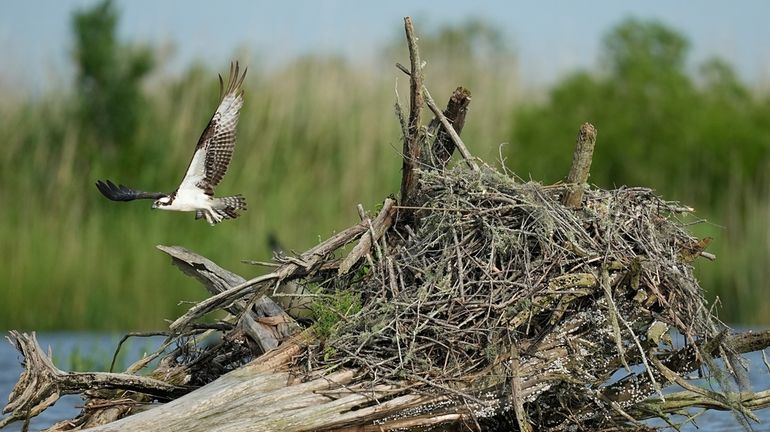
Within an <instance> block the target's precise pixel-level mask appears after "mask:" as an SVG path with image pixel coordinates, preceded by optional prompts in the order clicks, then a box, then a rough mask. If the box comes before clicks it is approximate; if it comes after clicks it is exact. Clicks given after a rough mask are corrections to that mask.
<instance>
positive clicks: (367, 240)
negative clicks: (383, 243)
mask: <svg viewBox="0 0 770 432" xmlns="http://www.w3.org/2000/svg"><path fill="white" fill-rule="evenodd" d="M395 203H396V202H395V200H392V199H390V198H388V199H386V200H385V202H384V203H383V204H382V210H380V213H379V214H378V215H377V217H376V218H375V219H374V221H372V229H371V230H369V231H367V232H365V233H364V235H362V236H361V239H360V240H359V241H358V244H356V245H355V247H353V250H351V251H350V253H349V254H348V255H347V256H346V257H345V259H343V260H342V263H340V267H339V269H338V270H337V272H338V273H339V274H341V275H343V274H346V273H347V272H348V271H350V269H351V268H352V267H353V266H354V265H355V264H356V263H357V262H358V260H360V259H361V257H362V256H364V255H366V254H367V253H368V252H369V250H370V249H371V248H372V245H373V244H374V243H375V242H377V241H378V240H379V239H380V237H382V236H383V234H385V231H387V230H388V228H390V226H391V225H392V224H393V216H394V215H395V208H393V205H394V204H395ZM364 222H366V221H364Z"/></svg>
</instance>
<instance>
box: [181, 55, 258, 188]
mask: <svg viewBox="0 0 770 432" xmlns="http://www.w3.org/2000/svg"><path fill="white" fill-rule="evenodd" d="M245 76H246V70H245V69H244V71H243V73H242V74H241V73H240V67H239V65H238V63H237V62H236V63H235V64H232V63H231V64H230V77H229V79H228V82H227V88H225V87H224V83H223V82H222V76H221V75H220V76H219V85H220V88H221V89H222V91H221V93H222V95H221V101H220V102H219V106H218V107H217V110H216V112H214V115H213V116H212V117H211V120H210V121H209V124H208V126H206V129H205V130H204V131H203V134H202V135H201V137H200V139H199V140H198V145H197V146H196V147H195V153H193V157H192V160H191V161H190V165H189V166H188V167H187V172H186V173H185V176H184V178H183V179H182V183H181V184H180V185H179V191H180V192H182V191H184V190H186V189H188V190H189V189H195V188H197V189H203V190H204V191H205V192H206V193H207V194H209V195H213V194H214V186H216V185H217V184H219V182H220V181H221V180H222V177H224V175H225V173H226V172H227V167H228V165H230V159H231V158H232V155H233V150H234V149H235V127H236V126H237V125H238V115H239V113H240V110H241V107H242V106H243V90H241V85H242V84H243V79H244V77H245Z"/></svg>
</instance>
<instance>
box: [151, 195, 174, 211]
mask: <svg viewBox="0 0 770 432" xmlns="http://www.w3.org/2000/svg"><path fill="white" fill-rule="evenodd" d="M171 201H173V198H171V197H170V196H164V197H160V198H158V199H156V200H155V202H154V203H152V208H154V209H156V208H161V207H165V206H167V205H170V204H171Z"/></svg>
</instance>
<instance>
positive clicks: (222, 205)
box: [212, 195, 246, 219]
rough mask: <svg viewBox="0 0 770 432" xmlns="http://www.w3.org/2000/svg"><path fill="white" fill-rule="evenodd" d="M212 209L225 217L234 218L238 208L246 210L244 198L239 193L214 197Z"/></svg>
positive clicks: (236, 215)
mask: <svg viewBox="0 0 770 432" xmlns="http://www.w3.org/2000/svg"><path fill="white" fill-rule="evenodd" d="M212 207H213V208H214V210H215V211H216V212H217V213H219V215H220V216H222V217H223V218H225V219H235V218H237V217H238V216H239V214H238V211H239V210H243V211H245V210H246V198H244V197H243V196H241V195H235V196H229V197H222V198H215V199H214V205H213V206H212Z"/></svg>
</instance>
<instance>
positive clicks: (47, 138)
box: [0, 2, 770, 330]
mask: <svg viewBox="0 0 770 432" xmlns="http://www.w3.org/2000/svg"><path fill="white" fill-rule="evenodd" d="M118 22H119V11H118V10H117V9H116V8H115V7H114V5H113V4H112V3H111V2H104V3H101V4H97V5H96V6H94V7H93V8H90V9H87V10H83V11H80V12H78V13H77V14H76V15H75V17H74V19H73V34H74V36H75V44H74V45H75V47H76V49H75V56H74V60H75V62H76V63H77V70H78V75H77V77H76V79H75V82H74V85H73V87H72V89H71V90H68V91H66V92H55V93H49V94H44V95H42V96H40V97H37V98H29V99H21V98H19V99H14V100H8V99H7V98H6V99H3V100H0V111H1V112H2V115H0V136H2V137H3V146H2V149H1V150H0V197H2V199H3V203H4V204H3V210H2V211H0V260H2V265H0V328H21V329H37V330H46V329H49V330H50V329H116V330H126V329H148V328H159V327H162V326H163V325H164V321H163V320H164V319H172V318H174V317H176V316H177V315H178V314H179V313H181V312H182V311H183V310H185V309H186V308H187V307H189V304H186V303H181V304H180V303H179V301H180V300H190V301H194V300H199V299H201V298H203V297H204V296H205V293H204V292H203V290H202V289H201V288H200V287H199V286H198V284H197V283H196V282H195V281H193V280H191V279H189V278H187V277H185V276H183V275H182V274H181V273H180V272H178V271H176V270H175V269H173V268H172V267H171V266H169V262H170V261H169V259H168V258H167V257H166V256H164V255H163V254H162V253H161V252H159V251H156V250H155V248H154V246H155V245H156V244H178V245H182V246H185V247H187V248H190V249H192V250H194V251H197V252H199V253H202V254H204V255H206V256H208V257H210V258H211V259H213V260H215V261H217V262H218V263H220V264H221V265H223V266H224V267H227V268H230V269H232V270H234V271H236V272H238V273H240V274H242V275H243V276H245V277H249V276H253V275H256V274H258V273H259V272H261V271H262V269H259V268H255V267H252V266H248V265H245V264H241V263H240V260H242V259H266V258H267V257H269V254H270V251H269V248H268V245H267V237H268V234H269V233H271V232H272V233H275V234H276V235H277V236H278V238H279V239H280V240H281V241H282V243H283V246H284V248H285V249H293V250H304V249H306V248H308V247H310V246H312V245H313V244H314V243H315V242H316V241H317V240H318V239H319V237H326V236H328V235H329V234H331V233H332V232H333V231H334V230H335V229H340V228H343V227H346V226H348V225H350V224H351V223H353V222H354V221H355V220H357V218H358V215H357V212H356V211H355V205H356V204H357V203H362V204H363V205H364V206H365V207H367V208H370V209H374V208H375V207H376V205H377V204H378V203H379V202H381V200H382V199H383V198H384V197H386V196H387V195H388V194H391V193H394V192H397V191H398V188H399V180H400V172H399V167H400V166H401V164H400V155H399V149H400V148H401V143H400V142H399V137H400V133H399V130H398V123H397V121H396V118H395V116H394V113H393V103H394V101H395V98H396V94H395V92H394V84H395V85H396V86H397V89H398V92H399V93H400V95H401V97H402V103H406V102H407V100H406V97H407V95H408V89H407V80H406V79H405V77H404V76H402V75H400V72H398V71H397V70H395V68H393V69H390V67H391V62H392V61H393V60H400V61H401V62H402V63H404V62H405V60H406V50H405V49H402V50H400V51H398V52H396V51H395V50H394V49H393V48H392V47H391V48H387V47H386V48H385V49H384V50H383V51H384V52H383V54H382V57H383V58H384V59H385V60H386V61H387V63H388V69H384V68H382V67H379V68H371V67H368V66H365V65H359V64H351V63H347V62H344V61H341V60H339V59H336V58H332V57H305V58H299V59H296V60H295V61H293V62H290V63H288V64H286V65H285V66H283V67H281V68H278V69H275V70H266V69H264V68H261V67H260V65H259V64H256V63H254V62H249V64H248V66H249V75H248V76H247V79H246V83H245V105H244V108H243V112H242V115H241V121H240V124H239V130H238V144H237V147H236V150H235V157H234V159H233V162H232V164H231V167H230V170H229V172H228V175H227V176H226V177H225V179H224V181H223V183H222V184H221V185H220V186H219V187H218V192H220V193H221V194H232V193H243V194H244V195H245V196H246V198H247V200H248V201H249V211H247V212H245V213H244V215H243V216H241V218H239V219H237V220H235V221H230V222H226V223H222V224H220V225H217V226H215V227H209V226H208V225H207V224H205V223H202V222H201V221H195V220H194V219H193V217H192V215H191V214H182V213H173V212H153V211H151V210H150V203H149V202H145V201H140V202H133V203H114V202H110V201H107V200H105V199H104V198H103V197H101V196H100V195H99V193H98V192H97V190H96V188H95V187H94V186H93V183H94V181H95V180H96V179H102V178H109V179H112V180H114V181H120V182H123V183H126V184H130V185H134V186H135V187H137V188H144V189H151V190H159V191H164V190H166V191H170V190H173V189H174V188H175V187H176V186H177V184H178V182H179V180H180V179H181V177H182V175H183V172H184V169H185V168H186V166H187V163H188V162H189V158H190V154H191V152H192V150H193V147H194V146H195V143H196V142H197V139H198V137H199V135H200V133H201V131H202V129H203V128H204V126H205V125H206V122H207V121H208V119H209V117H210V116H211V113H212V111H213V110H214V108H215V105H216V103H217V96H218V92H219V82H218V80H217V79H216V74H217V73H222V72H225V71H226V70H227V67H228V65H226V64H223V65H206V66H205V67H204V66H201V65H195V66H192V67H190V68H189V69H188V70H187V71H185V72H184V73H182V74H181V75H180V76H176V77H153V78H154V79H153V80H152V81H151V82H145V78H147V77H149V76H150V75H151V73H152V70H153V68H154V65H155V64H156V63H157V62H158V61H160V60H159V59H158V58H155V57H154V55H153V51H152V50H151V49H150V48H147V47H139V46H136V45H133V44H131V43H129V42H126V41H121V40H119V38H117V36H116V31H115V30H116V27H117V25H118ZM624 25H628V24H624ZM633 25H634V26H638V27H640V28H642V29H643V30H644V29H647V28H648V26H650V24H648V23H636V22H634V23H633ZM656 28H657V27H656ZM660 30H661V31H664V30H666V29H665V28H660ZM669 33H670V35H669V36H670V37H671V38H672V40H674V41H677V40H678V41H679V42H678V43H679V44H681V47H680V48H679V51H678V54H677V53H676V52H674V53H672V52H669V53H663V52H661V53H659V54H658V52H659V51H660V50H661V49H664V48H665V47H660V49H655V50H652V51H651V52H650V53H649V54H650V56H651V57H650V58H648V59H647V60H644V61H649V62H652V63H650V65H651V66H650V68H649V69H648V71H647V72H645V73H644V74H643V73H642V72H641V71H636V70H635V69H637V68H631V69H632V70H631V71H629V70H628V68H625V69H624V68H621V67H619V68H618V69H615V68H614V67H610V66H609V65H611V64H613V63H612V62H611V61H612V59H613V58H616V57H615V55H614V54H612V50H609V49H608V50H607V55H606V57H605V60H604V62H605V63H603V67H602V69H601V70H602V72H601V73H595V74H590V73H585V72H583V73H579V74H576V75H574V76H571V77H569V78H568V79H566V80H565V81H564V82H562V83H559V84H558V85H557V86H556V87H555V88H554V89H553V91H552V92H551V94H550V97H549V99H548V101H547V102H546V103H544V104H532V105H525V106H523V107H519V106H516V105H515V104H516V103H521V102H520V97H519V95H518V94H517V93H516V84H517V81H516V76H515V73H514V71H515V64H514V62H513V55H512V54H511V52H510V50H509V49H508V48H507V47H506V46H505V45H504V44H502V42H501V40H500V38H499V33H498V32H497V31H496V30H495V29H493V28H489V27H488V26H485V25H484V24H483V23H478V22H473V21H469V22H467V23H463V24H461V25H459V26H455V27H441V28H437V29H435V30H434V31H426V32H424V34H422V35H421V36H422V37H421V43H423V45H424V50H423V51H424V54H425V56H424V57H425V59H427V60H428V64H427V66H426V68H425V73H426V77H427V83H428V84H429V86H430V90H431V93H432V94H433V96H434V97H435V98H437V99H443V98H444V97H447V96H448V95H449V94H450V93H451V91H452V90H454V88H455V86H457V85H459V84H464V85H467V86H468V87H469V88H470V89H471V90H472V91H473V102H472V104H471V111H470V113H469V115H468V121H467V125H466V127H465V129H464V131H463V137H464V138H465V140H466V142H467V143H468V144H469V145H470V146H471V147H472V150H473V152H474V154H476V155H478V156H481V157H483V158H485V159H486V160H487V161H490V162H492V161H494V160H495V159H497V157H498V146H499V144H500V143H502V142H506V141H510V142H511V144H510V145H508V146H507V147H506V149H507V152H508V153H507V156H508V160H509V161H510V163H511V165H512V167H513V168H515V169H516V172H517V173H518V174H520V175H521V176H522V177H526V176H528V175H529V174H530V173H531V174H532V176H533V178H536V179H541V180H544V181H555V180H558V179H560V178H561V177H562V176H563V175H564V174H565V173H566V172H567V170H568V166H569V157H570V155H571V149H572V145H573V141H574V134H575V131H576V129H577V126H578V125H579V124H580V123H582V122H583V121H593V122H595V124H596V125H597V127H598V128H599V144H598V147H597V152H596V153H597V154H596V158H597V160H596V163H595V164H594V166H593V177H592V181H594V182H595V183H598V184H600V185H602V186H612V185H613V184H623V183H627V184H634V185H636V184H641V185H651V186H654V187H656V188H658V189H659V190H660V191H661V192H662V193H665V194H666V195H667V196H669V197H671V198H677V199H682V200H684V201H685V202H687V203H690V204H693V205H695V206H696V207H697V208H698V210H699V214H701V215H706V216H709V218H710V219H712V220H713V221H714V222H715V223H717V224H723V225H725V226H727V229H726V230H721V229H719V228H718V227H716V226H706V228H708V229H709V230H710V231H711V232H709V233H704V235H705V234H711V235H713V236H714V237H715V238H716V239H717V240H715V242H716V247H717V250H716V253H717V254H718V255H719V261H717V262H716V263H709V264H707V265H706V266H704V267H703V269H701V273H700V274H701V275H702V279H703V281H704V285H705V286H706V287H707V288H708V289H719V290H723V291H722V293H733V292H736V293H737V292H740V294H739V295H738V296H736V297H739V298H738V299H735V298H731V299H730V300H729V301H726V302H725V303H726V304H730V305H737V306H738V307H740V308H741V309H734V310H733V309H728V310H727V311H726V313H725V314H724V315H725V316H726V318H727V319H729V320H732V321H737V320H742V321H746V322H749V321H759V320H761V319H762V315H761V312H762V311H761V310H760V309H759V308H758V307H757V306H755V305H756V304H759V303H760V302H757V301H756V300H757V299H758V298H759V297H757V295H758V294H757V292H758V290H759V289H760V288H762V287H767V282H766V280H767V275H766V274H764V273H762V272H763V271H764V272H767V271H768V270H767V268H766V267H767V266H766V262H767V259H768V257H767V254H768V252H767V251H768V249H770V248H768V245H767V244H766V242H767V228H766V227H767V220H768V216H770V204H768V200H767V199H764V200H762V199H758V198H757V197H760V196H761V193H762V191H763V189H762V188H761V186H762V184H763V183H762V178H760V177H761V167H762V163H765V164H766V163H767V159H766V155H767V143H768V138H767V137H768V130H769V129H770V126H768V125H770V122H768V121H767V115H768V114H767V113H770V109H768V108H770V102H769V101H768V99H767V98H766V97H765V98H764V99H761V98H758V97H756V96H753V95H752V92H751V91H750V89H748V88H746V87H745V85H744V84H742V83H741V82H740V81H739V80H738V79H737V78H736V77H735V75H734V74H733V73H732V70H731V69H730V67H729V65H726V64H724V63H722V62H719V61H715V62H711V63H709V65H707V66H704V70H703V73H702V74H701V75H700V77H701V78H699V79H697V80H696V79H694V78H692V77H690V76H689V75H688V74H687V73H686V72H685V69H684V66H683V64H684V58H683V57H681V58H680V56H684V55H685V53H686V42H685V41H684V40H683V39H682V38H681V36H678V35H677V34H676V33H674V32H670V31H669ZM619 37H620V36H619V35H618V34H616V33H613V34H611V35H609V36H608V41H610V40H613V41H615V40H617V39H618V38H619ZM627 37H628V38H630V40H636V38H639V36H635V35H633V34H630V35H628V36H627ZM613 43H614V42H613ZM608 44H609V42H608ZM629 44H630V45H632V46H637V45H639V46H640V47H639V48H638V50H639V53H640V54H639V55H641V54H644V53H648V51H649V47H647V48H645V47H644V40H643V38H642V39H639V41H638V42H634V43H633V44H631V43H630V42H629V43H627V44H621V45H620V48H619V49H621V51H622V47H623V46H626V45H629ZM640 44H641V45H640ZM666 49H667V48H666ZM664 51H665V50H664ZM470 53H473V55H472V56H471V55H470ZM480 53H485V54H480ZM645 55H646V54H645ZM658 55H660V56H662V57H658ZM672 56H673V57H672ZM618 58H619V57H618ZM661 58H668V59H673V60H676V59H679V60H680V63H679V64H676V62H674V61H668V60H666V61H665V62H663V63H665V64H664V65H663V66H665V70H659V69H658V68H657V67H653V66H658V67H659V66H661V65H660V64H657V63H655V62H658V63H660V62H662V61H661V60H660V59H661ZM630 59H631V60H630V61H637V60H638V61H640V62H642V60H640V59H641V58H640V57H638V56H630ZM491 62H494V67H490V66H489V65H490V64H493V63H491ZM642 65H643V62H642V63H640V66H639V67H641V66H642ZM617 66H620V64H618V65H617ZM209 67H213V68H214V69H209ZM666 70H667V71H668V72H665V71H666ZM664 72H665V73H664ZM629 74H631V75H633V76H636V75H634V74H638V75H639V76H638V77H636V78H633V79H632V78H631V75H629ZM619 78H622V79H619ZM613 81H616V82H613ZM442 95H444V96H443V97H442ZM517 101H518V102H517ZM439 102H441V101H440V100H439ZM684 145H686V146H688V147H682V146H684ZM763 146H764V147H763ZM733 151H735V152H737V153H736V154H733V153H732V152H733ZM748 151H751V152H752V153H747V152H748ZM763 158H764V159H763ZM727 165H729V168H728V167H727ZM720 169H721V170H722V171H719V170H720ZM765 192H766V191H765ZM727 209H729V210H727ZM742 225H745V226H744V227H743V228H741V226H742ZM735 227H738V229H736V228H735ZM762 236H764V237H762ZM762 238H764V239H765V240H764V241H765V243H764V244H762V243H761V239H762ZM741 242H745V244H742V243H741ZM728 251H729V252H730V253H727V252H728ZM762 254H764V255H762ZM761 256H764V257H765V258H764V261H763V262H761V263H760V264H758V263H759V260H760V259H761V258H760V257H761ZM763 277H764V278H765V279H762V278H763ZM730 290H732V291H730ZM738 290H744V291H738ZM752 296H753V297H752ZM739 312H740V314H739Z"/></svg>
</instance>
